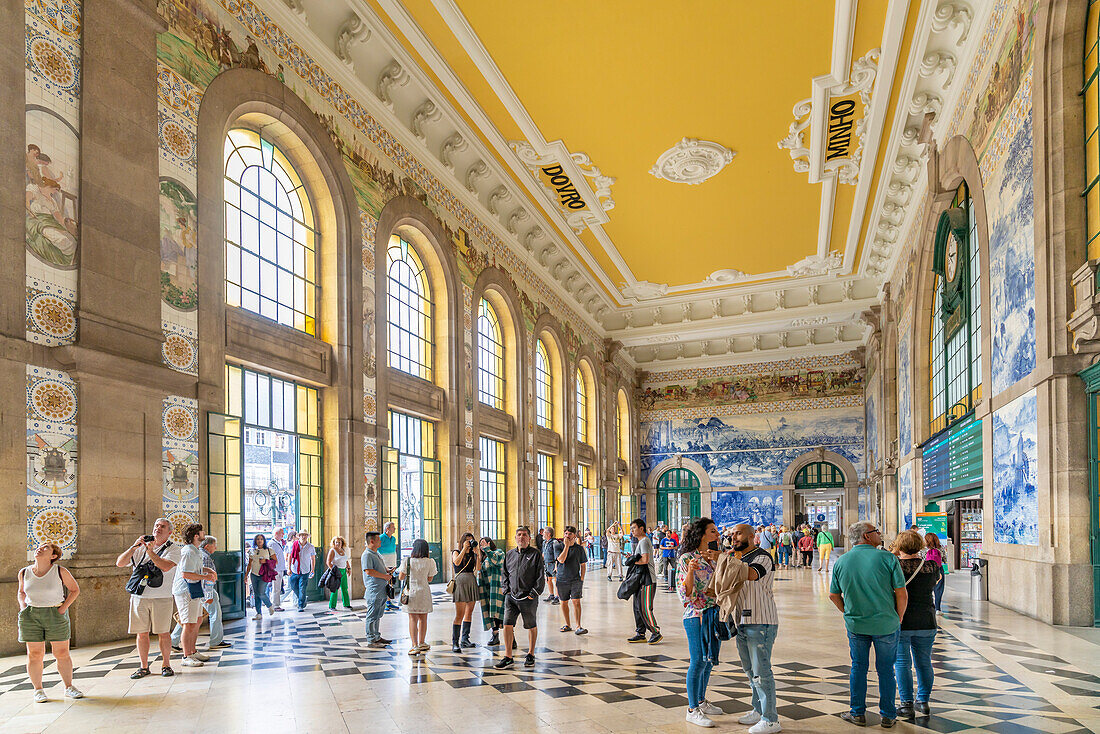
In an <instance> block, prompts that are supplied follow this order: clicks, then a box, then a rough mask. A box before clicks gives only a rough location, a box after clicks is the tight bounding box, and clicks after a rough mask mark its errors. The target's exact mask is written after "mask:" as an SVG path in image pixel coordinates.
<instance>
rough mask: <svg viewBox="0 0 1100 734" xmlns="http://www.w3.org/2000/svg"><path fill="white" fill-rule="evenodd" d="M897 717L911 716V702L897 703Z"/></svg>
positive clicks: (906, 717) (908, 717) (909, 717)
mask: <svg viewBox="0 0 1100 734" xmlns="http://www.w3.org/2000/svg"><path fill="white" fill-rule="evenodd" d="M898 718H899V719H911V718H913V704H912V703H900V704H898Z"/></svg>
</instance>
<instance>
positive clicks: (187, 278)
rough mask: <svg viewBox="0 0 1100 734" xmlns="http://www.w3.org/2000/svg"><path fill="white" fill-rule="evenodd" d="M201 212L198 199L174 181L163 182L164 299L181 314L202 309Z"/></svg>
mask: <svg viewBox="0 0 1100 734" xmlns="http://www.w3.org/2000/svg"><path fill="white" fill-rule="evenodd" d="M197 229H198V209H197V207H196V204H195V197H194V195H193V194H192V193H191V192H190V191H188V190H187V188H186V187H185V186H184V185H183V184H181V183H180V182H179V181H176V180H174V179H171V178H162V179H161V181H160V288H161V298H163V299H164V302H165V303H167V304H168V305H169V306H171V307H173V308H175V309H178V310H180V311H192V310H194V309H195V308H197V307H198V265H199V259H198V248H197V243H196V232H197Z"/></svg>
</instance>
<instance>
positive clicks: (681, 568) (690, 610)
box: [676, 551, 718, 619]
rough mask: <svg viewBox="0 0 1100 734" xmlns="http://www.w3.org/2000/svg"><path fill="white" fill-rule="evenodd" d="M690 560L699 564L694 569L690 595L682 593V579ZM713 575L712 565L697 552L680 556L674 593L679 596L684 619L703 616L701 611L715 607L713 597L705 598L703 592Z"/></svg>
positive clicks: (715, 601)
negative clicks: (692, 587) (693, 586)
mask: <svg viewBox="0 0 1100 734" xmlns="http://www.w3.org/2000/svg"><path fill="white" fill-rule="evenodd" d="M692 558H694V559H696V560H697V561H698V562H699V565H698V566H697V567H696V568H695V588H694V589H693V590H692V593H691V594H685V593H684V585H683V583H682V581H683V578H684V577H685V576H686V575H687V567H688V561H690V560H691V559H692ZM713 575H714V564H712V563H711V562H710V561H708V560H707V559H706V558H704V557H703V554H701V553H699V552H698V551H693V552H691V553H685V554H684V555H682V556H680V560H679V562H678V563H677V564H676V593H677V594H679V595H680V603H681V604H683V605H684V619H694V618H696V617H701V616H703V610H704V609H709V608H710V607H713V606H715V605H716V604H717V603H718V601H717V600H716V599H715V598H714V597H713V596H707V595H706V594H705V593H703V590H704V589H706V588H707V584H709V583H710V577H711V576H713Z"/></svg>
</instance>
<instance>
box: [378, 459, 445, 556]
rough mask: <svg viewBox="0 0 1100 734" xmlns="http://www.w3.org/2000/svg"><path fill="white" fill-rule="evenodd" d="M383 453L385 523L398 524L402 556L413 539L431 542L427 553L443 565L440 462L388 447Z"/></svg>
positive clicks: (409, 547)
mask: <svg viewBox="0 0 1100 734" xmlns="http://www.w3.org/2000/svg"><path fill="white" fill-rule="evenodd" d="M382 453H383V456H382V524H383V527H385V524H386V523H388V522H392V523H394V524H395V525H396V526H397V548H398V554H399V557H400V558H407V557H408V556H409V553H411V552H412V544H413V541H414V540H417V539H419V538H423V539H424V540H426V541H427V542H428V553H429V554H430V555H431V557H432V558H434V559H435V562H436V564H438V566H439V568H440V569H442V568H443V500H442V492H441V487H440V481H439V478H440V473H439V462H438V461H437V460H435V459H425V458H422V457H419V456H410V455H409V454H403V453H401V452H400V451H398V450H397V449H393V448H386V449H384V450H383V452H382Z"/></svg>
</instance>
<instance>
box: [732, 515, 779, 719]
mask: <svg viewBox="0 0 1100 734" xmlns="http://www.w3.org/2000/svg"><path fill="white" fill-rule="evenodd" d="M755 536H756V531H755V530H754V529H753V527H752V526H751V525H738V526H737V527H736V528H734V529H733V550H734V551H736V552H738V553H740V554H741V562H742V563H745V564H746V565H748V567H749V569H750V572H749V580H748V581H746V582H745V584H744V585H743V586H742V587H741V593H740V594H739V595H738V597H737V604H736V605H735V607H734V610H733V619H734V621H735V622H736V623H737V652H738V654H740V656H741V667H742V669H744V671H745V675H746V676H748V679H749V683H750V684H751V685H752V711H749V712H748V713H747V714H745V715H744V716H742V717H741V718H740V719H738V720H737V721H738V723H741V724H752V725H753V726H752V727H751V728H750V729H749V732H750V734H773V733H774V732H778V731H782V729H783V727H782V726H780V724H779V714H777V713H776V710H775V678H774V677H773V676H772V645H774V644H775V635H776V632H777V631H778V630H779V612H778V611H777V610H776V608H775V598H774V597H773V596H772V581H773V580H774V578H775V560H774V559H773V558H772V556H771V553H769V552H768V551H766V550H764V549H762V548H760V547H759V546H757V545H756V543H755V542H754V541H755ZM754 572H755V573H754Z"/></svg>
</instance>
